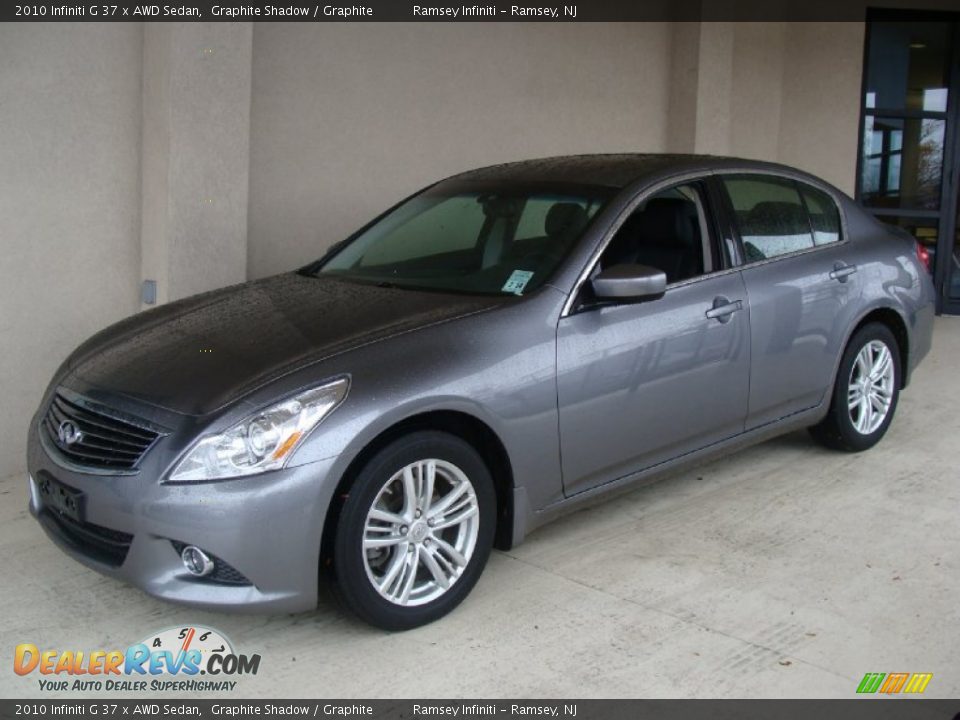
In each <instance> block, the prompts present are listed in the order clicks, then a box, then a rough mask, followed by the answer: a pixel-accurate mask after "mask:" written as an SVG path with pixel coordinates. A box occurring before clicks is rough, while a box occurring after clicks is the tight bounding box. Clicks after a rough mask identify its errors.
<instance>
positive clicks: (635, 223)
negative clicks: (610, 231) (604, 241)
mask: <svg viewBox="0 0 960 720" xmlns="http://www.w3.org/2000/svg"><path fill="white" fill-rule="evenodd" d="M710 247H711V244H710V232H709V226H708V224H707V215H706V205H705V203H704V201H703V190H702V187H701V186H700V184H699V183H688V184H684V185H677V186H675V187H672V188H669V189H668V190H663V191H661V192H659V193H657V194H656V195H653V196H652V197H650V198H648V199H647V200H646V201H645V202H644V203H643V204H642V205H640V207H638V208H637V209H636V210H634V211H633V213H632V214H631V215H630V217H628V218H627V220H626V221H625V222H624V223H623V225H621V226H620V228H619V229H618V230H617V233H616V235H614V236H613V238H612V239H611V241H610V244H609V245H607V248H606V250H604V252H603V254H602V255H601V257H600V269H601V270H605V269H607V268H609V267H612V266H614V265H624V264H630V265H647V266H649V267H653V268H656V269H658V270H662V271H663V272H664V273H665V274H666V276H667V283H678V282H682V281H684V280H689V279H690V278H694V277H698V276H700V275H704V274H706V273H708V272H711V271H712V270H713V262H712V253H711V250H710Z"/></svg>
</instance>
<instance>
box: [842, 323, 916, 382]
mask: <svg viewBox="0 0 960 720" xmlns="http://www.w3.org/2000/svg"><path fill="white" fill-rule="evenodd" d="M874 322H876V323H880V324H881V325H885V326H886V327H887V328H888V329H889V330H890V332H892V333H893V337H894V338H896V341H897V350H898V351H899V355H900V388H901V389H903V388H905V387H906V386H907V383H908V381H909V376H910V372H909V368H910V364H909V360H910V331H909V330H908V329H907V323H906V321H905V320H904V319H903V316H902V315H901V314H900V313H899V312H898V311H897V310H894V309H893V308H891V307H877V308H874V309H872V310H870V311H869V312H867V313H866V314H865V315H864V316H863V317H861V318H860V320H859V321H858V322H857V324H856V325H854V327H853V329H852V330H851V331H850V334H849V335H847V339H846V341H845V342H844V345H843V347H844V349H846V347H847V345H849V343H850V339H851V338H852V337H853V336H854V335H855V334H856V333H857V332H858V331H859V330H860V328H862V327H864V326H865V325H869V324H870V323H874Z"/></svg>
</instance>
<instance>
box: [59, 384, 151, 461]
mask: <svg viewBox="0 0 960 720" xmlns="http://www.w3.org/2000/svg"><path fill="white" fill-rule="evenodd" d="M42 425H43V431H44V432H45V433H46V434H47V437H48V438H49V440H50V442H51V443H52V444H53V446H54V447H56V449H57V450H59V451H60V453H61V454H62V455H63V456H64V457H65V458H66V459H67V460H70V461H71V462H73V463H75V464H76V465H80V466H84V467H90V468H97V469H103V470H131V469H133V468H134V467H136V465H137V463H138V462H140V458H142V457H143V455H144V453H146V452H147V450H149V449H150V446H151V445H153V443H154V442H155V441H156V439H157V437H158V436H159V433H157V432H155V431H153V430H150V429H148V428H146V427H143V426H141V425H136V424H134V423H132V422H129V421H127V420H124V419H121V418H120V417H119V414H110V412H109V411H108V410H106V409H101V408H100V407H99V406H98V407H96V408H94V407H93V406H90V405H87V404H81V401H80V400H76V399H75V400H70V399H68V398H67V397H66V396H64V395H63V394H62V393H59V392H58V393H57V394H56V395H54V396H53V400H52V401H51V402H50V407H49V408H48V409H47V414H46V415H45V416H44V418H43V423H42ZM71 440H72V442H70V441H71Z"/></svg>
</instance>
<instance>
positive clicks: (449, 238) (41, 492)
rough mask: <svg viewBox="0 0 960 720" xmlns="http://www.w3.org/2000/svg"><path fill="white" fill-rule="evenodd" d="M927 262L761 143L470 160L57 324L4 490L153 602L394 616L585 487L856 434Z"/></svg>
mask: <svg viewBox="0 0 960 720" xmlns="http://www.w3.org/2000/svg"><path fill="white" fill-rule="evenodd" d="M925 260H926V257H925V254H924V253H923V252H922V251H921V250H920V249H919V248H918V246H917V244H916V242H915V241H914V240H913V239H912V238H910V237H909V236H908V235H901V234H899V231H896V230H893V229H891V228H889V227H887V226H884V225H881V224H879V223H878V222H877V221H875V220H874V219H873V218H871V217H870V216H868V215H866V214H865V213H864V212H862V211H861V210H860V209H859V208H858V207H857V206H856V205H855V204H854V203H853V202H852V201H851V200H850V199H849V198H847V197H846V196H844V195H843V194H842V193H841V192H839V191H838V190H836V189H835V188H833V187H831V186H830V185H828V184H826V183H824V182H822V181H821V180H818V179H817V178H815V177H811V176H810V175H807V174H805V173H802V172H799V171H796V170H792V169H789V168H786V167H781V166H777V165H771V164H765V163H757V162H749V161H744V160H736V159H722V158H709V157H697V156H663V155H607V156H581V157H565V158H563V157H562V158H550V159H545V160H535V161H526V162H518V163H512V164H507V165H500V166H496V167H490V168H485V169H480V170H475V171H472V172H466V173H463V174H461V175H457V176H455V177H452V178H449V179H447V180H443V181H441V182H438V183H436V184H434V185H432V186H430V187H428V188H426V189H425V190H423V191H421V192H419V193H417V194H415V195H413V196H412V197H410V198H408V199H406V200H404V201H403V202H401V203H399V204H398V205H396V206H395V207H393V208H391V209H390V210H388V211H387V212H386V213H384V214H383V215H381V216H380V217H378V218H377V219H375V220H374V221H373V222H371V223H370V224H368V225H367V226H365V227H363V228H361V229H360V230H359V231H358V232H356V233H355V234H354V235H353V236H351V237H350V238H348V239H347V240H345V241H343V242H340V243H338V244H336V245H334V246H333V247H331V248H330V249H329V250H328V251H327V253H326V254H325V255H324V256H323V257H321V258H320V259H318V260H317V261H316V262H313V263H312V264H310V265H307V266H306V267H303V268H301V269H299V270H297V271H296V272H289V273H285V274H281V275H277V276H275V277H269V278H265V279H261V280H255V281H252V282H248V283H244V284H242V285H238V286H235V287H229V288H225V289H222V290H217V291H214V292H209V293H206V294H203V295H198V296H195V297H191V298H187V299H184V300H180V301H178V302H173V303H170V304H167V305H164V306H162V307H159V308H157V309H153V310H150V311H148V312H144V313H141V314H138V315H136V316H134V317H131V318H128V319H126V320H124V321H122V322H120V323H118V324H116V325H114V326H112V327H109V328H107V329H106V330H103V331H102V332H100V333H99V334H97V335H95V336H94V337H92V338H91V339H90V340H88V341H87V342H86V343H84V344H83V345H81V346H80V347H79V348H78V349H77V350H75V351H74V352H73V353H72V354H71V355H70V356H69V357H68V358H67V360H66V361H65V362H64V364H63V365H62V366H61V368H60V369H59V370H58V371H57V373H56V376H55V377H54V379H53V381H52V382H51V384H50V386H49V388H48V390H47V391H46V393H45V395H44V397H43V400H42V403H41V405H40V407H39V409H38V411H37V414H36V416H35V417H34V418H33V420H32V422H31V424H30V436H29V450H28V460H29V465H28V466H29V472H30V492H31V499H30V510H31V512H32V514H33V515H34V516H35V517H36V518H37V520H38V521H39V522H40V523H41V525H42V526H43V528H44V529H45V530H46V532H47V533H48V534H49V536H50V537H51V538H52V539H53V541H54V542H56V543H57V544H58V545H60V546H61V547H62V548H63V549H64V550H65V551H66V552H68V553H69V554H70V555H72V556H73V557H75V558H76V559H77V560H79V561H80V562H82V563H84V564H86V565H88V566H90V567H92V568H94V569H96V570H98V571H100V572H103V573H105V574H107V575H111V576H114V577H117V578H120V579H122V580H125V581H127V582H129V583H132V584H133V585H136V586H138V587H140V588H142V589H143V590H144V591H146V592H147V593H149V594H151V595H154V596H157V597H160V598H164V599H168V600H173V601H179V602H185V603H191V604H193V605H198V606H206V607H218V608H246V609H263V610H270V611H283V612H291V611H300V610H305V609H308V608H311V607H315V606H316V603H317V597H318V592H319V589H320V588H321V587H325V586H330V587H332V588H333V589H334V591H335V593H336V594H337V595H338V597H339V598H340V599H341V600H342V601H343V604H344V605H345V606H346V607H348V608H349V609H351V610H352V611H354V612H355V613H356V614H357V615H359V616H360V617H361V618H363V619H365V620H366V621H368V622H370V623H373V624H375V625H378V626H381V627H383V628H388V629H403V628H410V627H414V626H417V625H421V624H423V623H426V622H429V621H432V620H434V619H436V618H438V617H440V616H442V615H443V614H445V613H447V612H449V611H450V610H451V609H452V608H454V607H455V606H456V605H457V604H458V603H459V602H460V601H461V600H463V599H464V597H465V596H466V595H467V594H468V593H469V592H470V590H471V588H472V587H473V586H474V584H475V583H476V582H477V579H478V578H479V576H480V574H481V572H482V570H483V567H484V564H485V563H486V561H487V558H488V556H489V554H490V551H491V548H492V547H494V546H496V547H499V548H509V547H511V546H513V545H516V544H517V543H519V542H520V541H522V540H523V538H524V536H525V535H526V534H527V533H529V532H530V531H531V530H532V529H533V528H535V527H537V526H539V525H541V524H543V523H545V522H547V521H548V520H550V519H552V518H555V517H557V516H558V515H560V514H562V513H564V512H568V511H570V510H571V509H574V508H576V507H578V506H580V505H581V504H582V503H584V502H586V501H588V500H591V499H593V498H595V497H596V496H597V495H598V494H601V493H605V492H609V491H611V490H614V489H616V488H621V487H623V486H625V485H628V484H633V483H638V482H641V481H645V480H648V479H651V478H653V477H654V476H656V475H660V474H662V473H663V472H664V471H667V470H673V469H676V468H677V467H679V466H681V465H684V464H687V463H691V462H698V461H702V460H703V459H704V458H706V457H710V456H714V455H716V454H719V453H723V452H727V451H730V450H732V449H734V448H736V447H740V446H743V445H745V444H748V443H753V442H757V441H760V440H763V439H765V438H769V437H771V436H773V435H777V434H780V433H785V432H788V431H792V430H796V429H798V428H809V429H810V432H811V434H812V436H813V437H814V438H815V439H816V440H818V441H820V442H821V443H823V444H825V445H827V446H829V447H831V448H836V449H838V450H845V451H854V452H855V451H861V450H865V449H867V448H869V447H871V446H872V445H874V444H875V443H876V442H878V441H879V440H880V439H881V438H882V437H883V435H884V433H886V431H887V429H888V427H889V426H890V422H891V421H892V419H893V415H894V411H895V410H896V407H897V398H898V395H899V393H900V391H901V390H902V389H903V388H904V387H905V386H906V385H907V381H908V380H909V378H910V373H911V371H912V370H913V369H914V368H915V367H916V366H917V364H918V363H919V362H920V360H921V359H922V358H923V357H924V355H926V354H927V352H928V350H929V348H930V341H931V329H932V323H933V316H934V304H933V299H934V293H933V288H932V285H931V282H930V277H929V272H928V268H927V267H926V265H925Z"/></svg>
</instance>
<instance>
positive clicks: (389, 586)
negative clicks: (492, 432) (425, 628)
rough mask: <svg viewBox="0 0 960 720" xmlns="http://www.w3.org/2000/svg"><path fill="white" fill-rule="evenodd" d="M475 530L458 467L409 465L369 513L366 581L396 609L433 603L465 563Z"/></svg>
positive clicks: (469, 495)
mask: <svg viewBox="0 0 960 720" xmlns="http://www.w3.org/2000/svg"><path fill="white" fill-rule="evenodd" d="M479 528H480V509H479V504H478V502H477V495H476V492H475V490H474V487H473V484H472V483H471V482H470V479H469V478H468V477H467V475H466V474H465V473H464V472H463V471H462V470H461V469H460V468H458V467H457V466H456V465H454V464H453V463H450V462H447V461H445V460H439V459H434V458H431V459H423V460H418V461H416V462H412V463H409V464H408V465H406V466H404V467H403V468H401V469H400V470H398V471H397V472H396V473H394V474H393V475H392V476H391V477H390V479H389V480H387V482H386V483H384V485H383V487H382V488H381V489H380V492H379V493H377V496H376V498H375V499H374V501H373V504H372V505H371V507H370V509H369V511H368V512H367V518H366V522H365V524H364V530H363V560H364V566H365V569H366V573H367V578H368V579H369V580H370V582H371V583H372V584H373V586H374V588H376V590H377V592H379V593H380V595H382V596H383V597H384V598H386V599H387V600H389V601H390V602H391V603H394V604H395V605H399V606H403V607H410V606H416V605H423V604H425V603H428V602H431V601H433V600H436V599H437V598H438V597H440V596H441V595H443V594H444V593H446V592H447V591H448V590H449V589H450V587H451V586H453V584H454V583H455V582H456V581H457V580H458V579H459V578H460V576H461V575H462V574H463V571H464V570H465V569H466V567H467V565H468V564H469V562H470V558H471V557H472V556H473V551H474V549H475V547H476V544H477V535H478V531H479Z"/></svg>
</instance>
